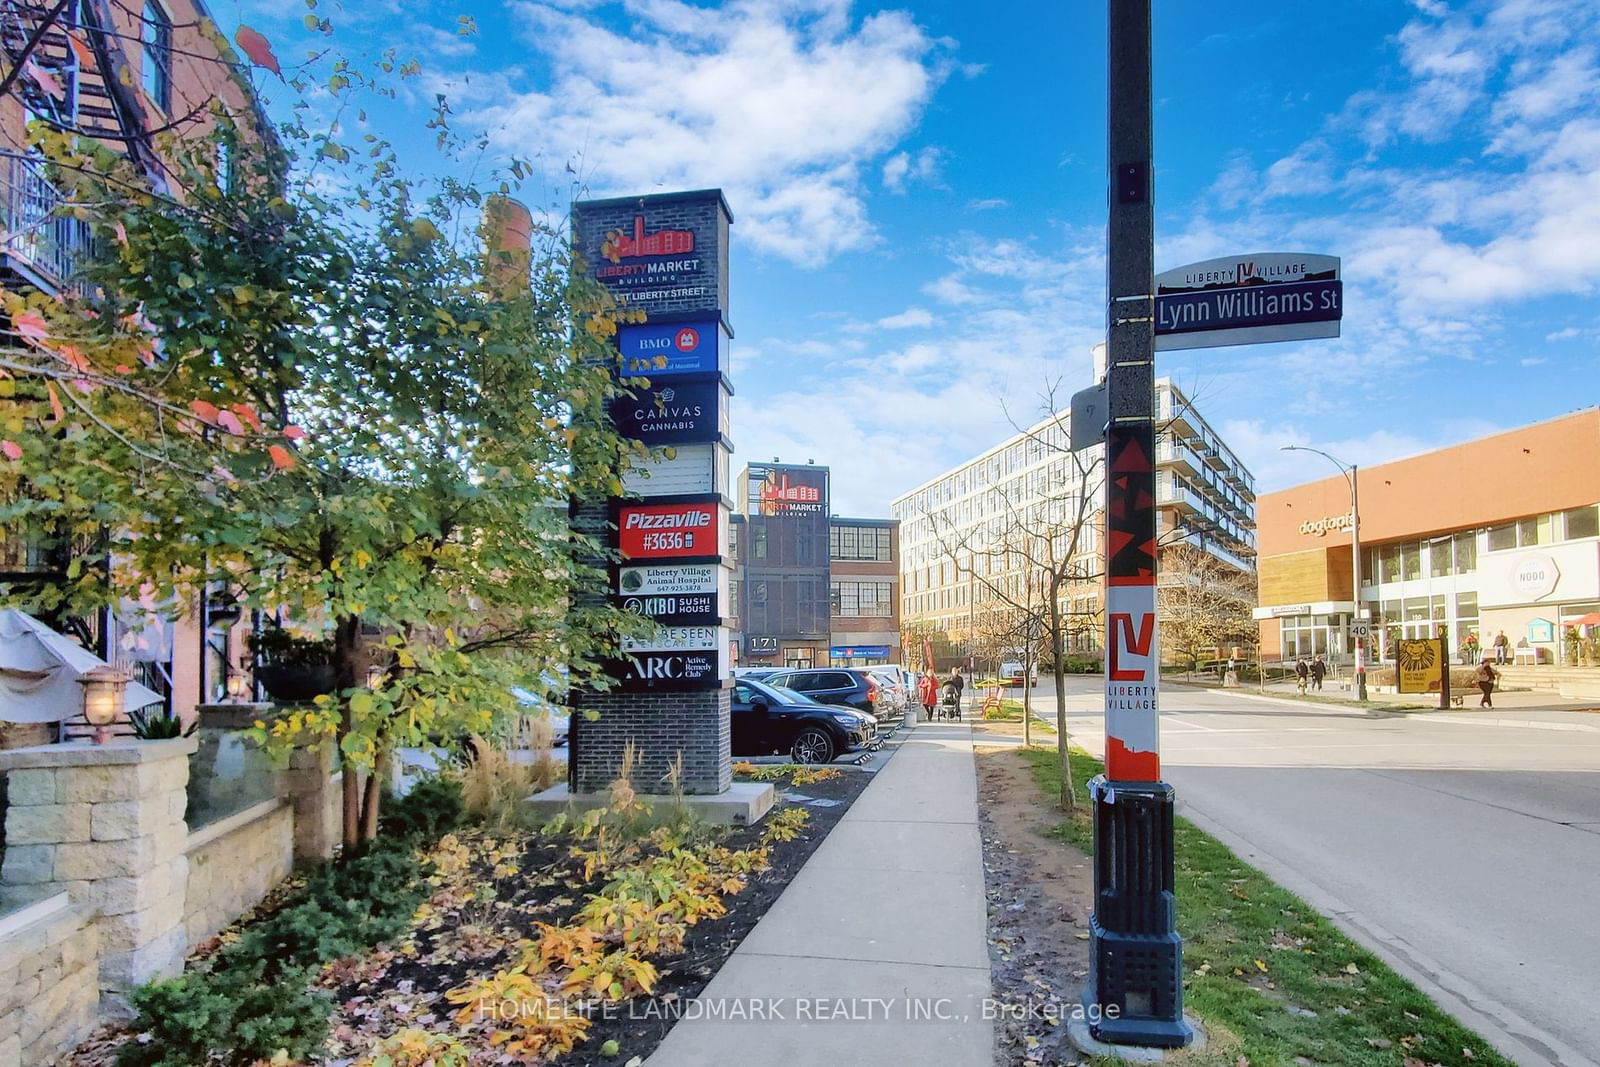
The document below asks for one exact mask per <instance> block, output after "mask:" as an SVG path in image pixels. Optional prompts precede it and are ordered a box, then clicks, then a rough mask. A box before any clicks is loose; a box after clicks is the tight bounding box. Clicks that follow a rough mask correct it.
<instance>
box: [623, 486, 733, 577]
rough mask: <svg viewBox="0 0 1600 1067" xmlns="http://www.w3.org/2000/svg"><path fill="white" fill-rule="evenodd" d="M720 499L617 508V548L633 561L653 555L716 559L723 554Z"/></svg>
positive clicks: (624, 557)
mask: <svg viewBox="0 0 1600 1067" xmlns="http://www.w3.org/2000/svg"><path fill="white" fill-rule="evenodd" d="M724 529H725V526H724V523H723V522H722V507H721V504H720V502H719V501H716V500H704V501H680V500H674V501H672V502H671V503H654V504H652V503H645V504H633V503H626V504H621V505H619V507H618V509H617V550H618V551H619V552H621V553H622V558H623V559H625V560H628V561H630V562H633V561H636V560H653V559H688V558H693V557H705V558H707V559H712V558H715V557H717V556H718V555H720V554H721V551H722V542H723V530H724Z"/></svg>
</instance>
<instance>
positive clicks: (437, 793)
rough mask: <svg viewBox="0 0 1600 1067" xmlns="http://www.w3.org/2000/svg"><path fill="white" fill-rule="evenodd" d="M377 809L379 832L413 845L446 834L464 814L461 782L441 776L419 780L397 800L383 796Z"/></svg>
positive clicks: (456, 824) (458, 824)
mask: <svg viewBox="0 0 1600 1067" xmlns="http://www.w3.org/2000/svg"><path fill="white" fill-rule="evenodd" d="M378 810H379V811H381V812H382V813H383V815H382V818H381V820H380V822H379V826H378V828H379V830H380V831H381V832H382V833H384V834H388V835H391V836H393V837H398V838H402V839H407V840H411V841H413V842H417V841H432V840H434V839H435V838H437V837H440V836H442V835H444V834H447V833H449V832H450V831H451V830H454V829H455V828H456V827H458V826H460V825H461V820H462V818H463V817H464V815H465V814H466V809H465V807H464V806H463V805H462V802H461V783H460V782H459V781H458V780H456V779H455V778H452V777H448V776H446V775H442V774H440V775H434V776H433V777H431V778H424V779H422V780H421V781H419V782H418V783H417V784H416V785H414V786H412V787H411V792H409V793H407V794H406V795H405V796H404V797H402V798H400V799H399V800H395V799H393V798H392V797H385V798H384V801H383V803H381V804H380V805H379V808H378Z"/></svg>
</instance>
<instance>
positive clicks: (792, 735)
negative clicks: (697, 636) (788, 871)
mask: <svg viewBox="0 0 1600 1067" xmlns="http://www.w3.org/2000/svg"><path fill="white" fill-rule="evenodd" d="M731 710H732V714H731V716H730V720H729V721H730V722H731V723H732V732H733V754H734V755H735V756H770V755H772V754H773V753H774V752H787V753H788V754H789V758H790V759H792V760H794V761H795V762H796V763H829V762H831V761H832V760H833V759H834V758H835V757H837V756H841V755H843V754H844V753H846V752H853V751H855V750H856V749H861V748H874V747H876V746H877V743H878V724H877V722H876V721H875V720H874V719H873V718H872V716H870V715H868V714H866V713H864V712H860V711H857V710H856V709H854V708H845V707H829V706H827V705H825V704H819V703H817V702H816V701H814V700H812V699H811V698H809V697H807V696H804V695H802V694H800V693H796V692H794V691H793V690H789V689H781V688H777V687H774V686H770V685H767V684H765V683H763V682H757V681H754V680H753V679H750V678H736V679H734V683H733V706H732V709H731Z"/></svg>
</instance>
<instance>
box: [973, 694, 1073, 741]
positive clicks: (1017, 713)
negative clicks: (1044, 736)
mask: <svg viewBox="0 0 1600 1067" xmlns="http://www.w3.org/2000/svg"><path fill="white" fill-rule="evenodd" d="M1038 710H1040V709H1038V708H1036V709H1035V711H1038ZM983 721H984V722H1021V721H1022V701H1020V700H1016V699H1013V698H1011V697H1006V698H1005V699H1004V700H1002V701H1000V707H999V709H998V710H997V709H994V708H990V709H989V710H988V711H986V712H984V713H983ZM1033 728H1034V729H1035V730H1044V731H1045V732H1047V733H1052V734H1053V733H1055V732H1056V728H1055V724H1054V723H1051V722H1048V721H1046V720H1044V719H1041V718H1039V716H1038V715H1037V714H1035V715H1034V717H1033Z"/></svg>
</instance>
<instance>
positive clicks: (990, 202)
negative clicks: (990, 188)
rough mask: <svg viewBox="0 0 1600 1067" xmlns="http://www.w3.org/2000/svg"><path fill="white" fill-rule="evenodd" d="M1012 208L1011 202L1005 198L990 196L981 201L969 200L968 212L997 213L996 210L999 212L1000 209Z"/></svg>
mask: <svg viewBox="0 0 1600 1067" xmlns="http://www.w3.org/2000/svg"><path fill="white" fill-rule="evenodd" d="M1010 206H1011V201H1009V200H1006V199H1005V198H1003V197H998V196H989V197H984V198H983V199H981V200H968V201H967V210H968V211H995V210H998V209H999V208H1003V207H1010Z"/></svg>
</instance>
